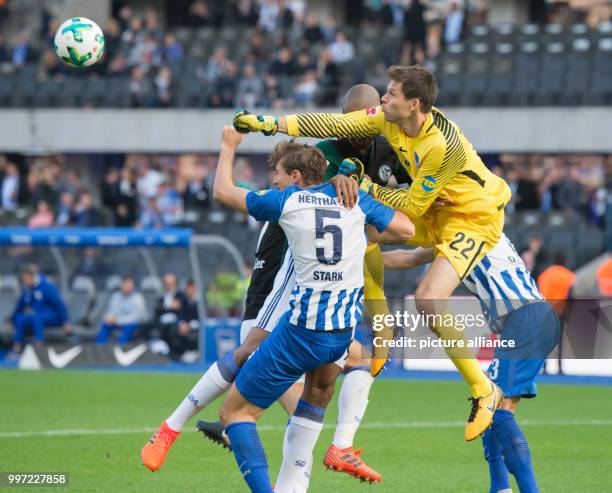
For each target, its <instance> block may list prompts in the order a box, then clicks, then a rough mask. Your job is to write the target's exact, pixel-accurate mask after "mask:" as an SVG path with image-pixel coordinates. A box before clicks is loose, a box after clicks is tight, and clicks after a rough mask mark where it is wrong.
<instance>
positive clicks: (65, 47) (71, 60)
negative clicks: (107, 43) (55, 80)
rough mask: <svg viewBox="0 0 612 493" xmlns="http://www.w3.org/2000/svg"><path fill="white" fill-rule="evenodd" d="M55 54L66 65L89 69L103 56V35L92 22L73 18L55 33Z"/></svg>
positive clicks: (83, 18)
mask: <svg viewBox="0 0 612 493" xmlns="http://www.w3.org/2000/svg"><path fill="white" fill-rule="evenodd" d="M55 52H56V53H57V56H58V57H60V58H61V59H62V60H63V61H64V62H65V63H67V64H68V65H72V66H73V67H89V66H91V65H93V64H94V63H96V62H97V61H98V60H100V58H102V55H103V54H104V34H102V29H100V26H98V25H97V24H96V23H95V22H94V21H92V20H90V19H87V18H85V17H74V18H72V19H68V20H67V21H65V22H63V23H62V25H61V26H60V27H59V28H58V30H57V32H56V33H55Z"/></svg>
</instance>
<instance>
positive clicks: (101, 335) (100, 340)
mask: <svg viewBox="0 0 612 493" xmlns="http://www.w3.org/2000/svg"><path fill="white" fill-rule="evenodd" d="M114 328H115V325H113V324H109V323H108V322H102V324H101V325H100V331H99V332H98V335H97V336H96V343H97V344H106V343H107V342H108V338H109V337H110V334H111V332H112V330H113V329H114Z"/></svg>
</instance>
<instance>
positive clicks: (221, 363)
mask: <svg viewBox="0 0 612 493" xmlns="http://www.w3.org/2000/svg"><path fill="white" fill-rule="evenodd" d="M217 368H219V373H221V376H222V377H223V379H224V380H225V381H226V382H230V383H232V382H233V381H234V380H235V379H236V375H238V372H239V371H240V367H239V366H238V364H237V363H236V360H235V359H234V353H227V354H226V355H225V356H224V357H223V358H220V359H219V360H217Z"/></svg>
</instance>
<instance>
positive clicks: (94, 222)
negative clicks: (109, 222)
mask: <svg viewBox="0 0 612 493" xmlns="http://www.w3.org/2000/svg"><path fill="white" fill-rule="evenodd" d="M103 222H104V221H103V218H102V213H101V212H100V211H99V210H98V209H97V208H96V207H94V205H93V197H92V196H91V193H89V192H83V193H81V194H80V196H79V200H78V202H77V203H76V205H75V207H74V225H75V226H78V227H80V228H87V227H94V226H102V225H103Z"/></svg>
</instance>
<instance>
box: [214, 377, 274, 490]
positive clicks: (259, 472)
mask: <svg viewBox="0 0 612 493" xmlns="http://www.w3.org/2000/svg"><path fill="white" fill-rule="evenodd" d="M263 412H264V409H262V408H260V407H259V406H257V405H255V404H253V403H251V402H249V401H248V400H247V399H245V398H244V397H243V396H242V394H241V393H240V391H239V390H238V388H237V387H236V385H232V388H231V389H230V391H229V393H228V394H227V397H226V399H225V402H224V403H223V406H222V408H221V411H220V417H221V421H222V422H223V424H224V425H225V432H226V433H227V435H228V437H229V439H230V441H231V442H232V446H233V452H234V456H235V458H236V462H237V464H238V468H239V469H240V473H241V474H242V477H243V478H244V480H245V481H246V483H247V485H248V486H249V489H250V490H251V491H252V492H254V493H269V492H271V491H273V490H272V484H271V483H270V475H269V474H268V460H267V458H266V453H265V451H264V448H263V445H262V444H261V440H260V438H259V434H258V433H257V427H256V424H255V423H256V421H257V419H258V418H259V417H260V416H261V415H262V414H263Z"/></svg>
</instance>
